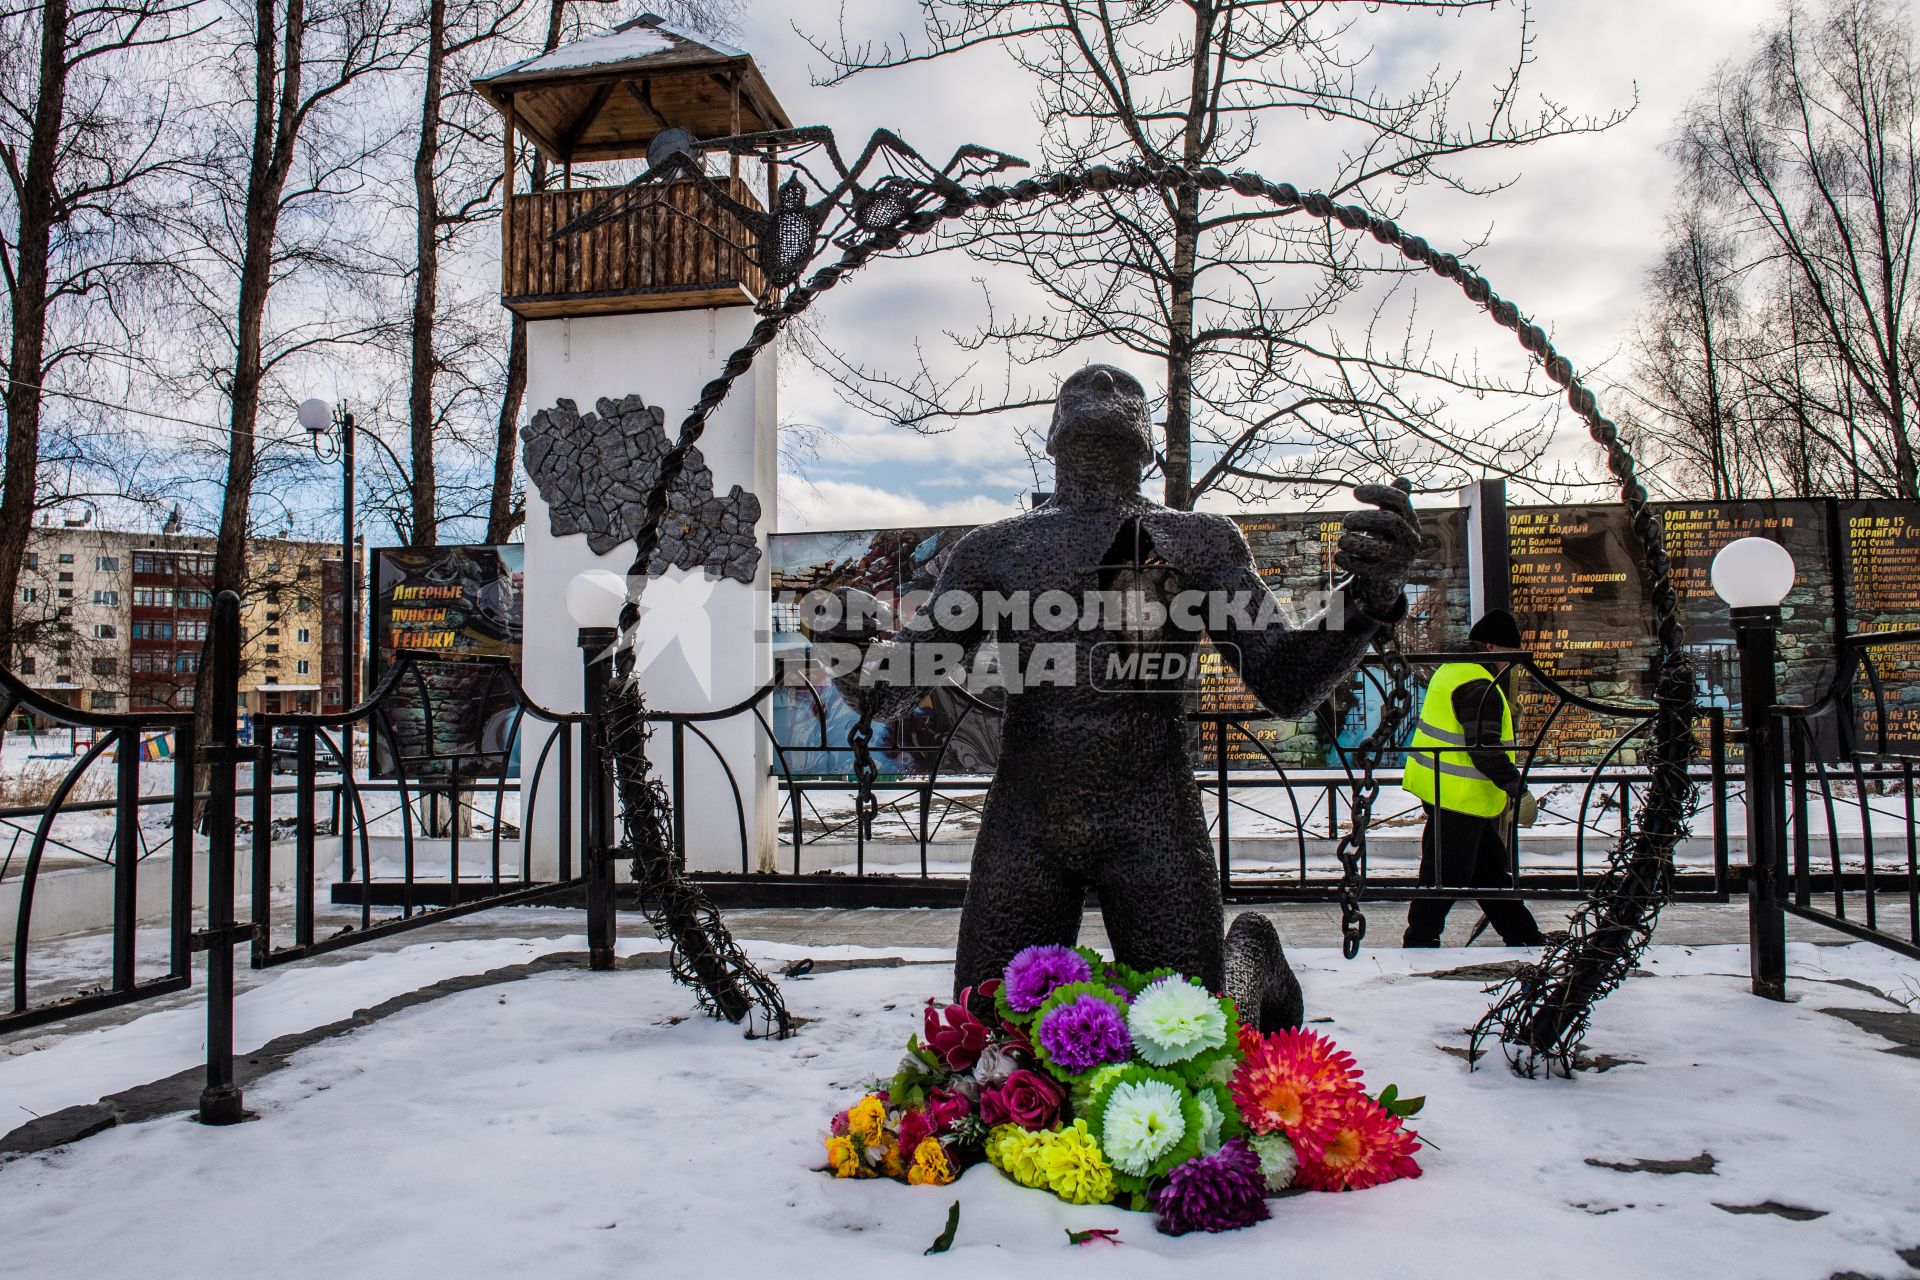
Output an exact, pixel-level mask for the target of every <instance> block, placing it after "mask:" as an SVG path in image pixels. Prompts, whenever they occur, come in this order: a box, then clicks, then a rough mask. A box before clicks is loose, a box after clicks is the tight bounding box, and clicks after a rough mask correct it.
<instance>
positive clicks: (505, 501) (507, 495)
mask: <svg viewBox="0 0 1920 1280" xmlns="http://www.w3.org/2000/svg"><path fill="white" fill-rule="evenodd" d="M502 216H504V214H503V215H502ZM526 394H527V322H526V321H525V320H523V319H522V318H520V317H519V316H515V317H514V318H513V336H512V337H511V338H510V339H509V340H508V343H507V386H506V390H505V391H504V392H503V393H502V394H501V396H500V421H499V423H498V425H497V426H496V428H495V432H494V442H493V490H492V492H491V494H490V495H489V497H488V501H487V541H488V542H493V543H501V542H505V541H506V540H507V539H509V538H511V537H512V536H513V531H514V529H515V528H517V527H518V526H519V524H520V521H521V519H522V517H523V516H524V515H525V512H524V511H522V512H521V513H519V514H515V512H514V510H513V467H514V461H515V458H516V456H517V449H518V445H519V443H520V438H519V435H518V434H517V432H516V425H517V424H518V423H519V421H520V402H521V401H522V400H524V399H525V398H526Z"/></svg>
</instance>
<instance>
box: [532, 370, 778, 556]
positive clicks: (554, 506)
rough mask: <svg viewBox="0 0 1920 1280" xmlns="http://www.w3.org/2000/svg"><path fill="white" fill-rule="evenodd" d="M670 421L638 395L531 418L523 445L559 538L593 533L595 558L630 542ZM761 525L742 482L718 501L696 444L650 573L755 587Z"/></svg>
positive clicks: (564, 403) (564, 405) (756, 504)
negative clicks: (701, 572)
mask: <svg viewBox="0 0 1920 1280" xmlns="http://www.w3.org/2000/svg"><path fill="white" fill-rule="evenodd" d="M666 418H667V415H666V411H665V410H663V409H661V408H659V407H657V406H649V405H648V404H647V403H646V402H645V401H644V400H642V399H641V398H640V397H639V396H638V395H629V396H625V397H623V398H621V399H619V400H610V399H608V398H606V397H605V396H602V397H601V398H600V399H599V400H598V401H596V402H595V404H594V408H593V412H591V413H581V412H580V408H579V406H578V405H576V404H575V403H574V402H573V401H571V400H565V399H562V400H558V401H556V402H555V404H554V406H553V408H551V409H542V410H540V411H539V412H538V413H536V414H534V415H533V420H532V421H530V422H529V423H527V426H526V428H525V430H523V431H522V432H521V433H520V438H521V440H522V441H523V442H524V444H525V446H526V464H527V474H528V475H529V476H531V477H533V483H534V485H535V486H536V487H537V488H538V489H539V490H540V496H541V497H542V498H544V499H545V500H546V502H547V506H548V508H549V511H550V513H551V515H550V527H551V528H552V530H553V532H554V533H555V534H558V535H564V534H569V533H584V534H586V535H587V546H589V547H590V548H592V549H593V552H594V554H595V555H604V554H605V553H607V552H609V551H611V550H613V549H614V548H615V547H617V546H619V545H620V544H621V543H623V542H626V541H629V540H630V539H632V537H633V535H634V531H635V530H637V529H638V528H639V527H640V525H641V524H642V523H643V521H644V519H645V516H646V508H647V494H648V492H649V491H650V490H652V488H653V482H654V478H655V477H656V476H658V475H659V474H660V459H661V458H663V457H664V456H666V452H667V449H668V448H669V447H670V443H671V442H670V441H669V440H668V438H667V429H666ZM759 520H760V499H759V498H757V497H755V496H754V495H753V494H751V493H748V492H746V491H745V490H744V489H742V488H741V487H740V486H739V485H734V486H733V488H732V489H730V490H728V491H727V495H726V496H725V497H718V496H716V495H715V494H714V492H713V472H712V471H711V470H709V469H708V467H707V462H706V459H705V458H703V457H701V455H700V450H699V449H698V448H697V447H696V448H694V449H693V450H692V451H691V452H689V453H688V455H687V466H686V470H685V471H684V472H682V473H681V476H680V483H679V484H677V485H675V486H674V489H673V492H672V494H670V495H669V496H668V501H667V521H666V527H665V528H663V529H662V530H661V531H660V546H659V547H658V548H657V549H656V550H655V551H654V554H653V559H652V561H651V562H650V563H649V564H648V565H647V573H648V574H649V575H650V576H658V575H659V574H661V573H664V572H666V570H667V568H668V566H670V565H671V566H674V567H676V568H680V569H688V570H691V569H706V570H708V571H709V572H711V573H713V574H715V575H716V576H718V577H723V578H732V579H733V580H734V581H736V582H744V583H749V584H750V583H752V581H753V575H754V570H755V569H756V568H758V566H759V564H760V546H759V543H758V542H757V541H756V540H755V538H754V533H753V528H754V525H755V524H757V523H758V522H759Z"/></svg>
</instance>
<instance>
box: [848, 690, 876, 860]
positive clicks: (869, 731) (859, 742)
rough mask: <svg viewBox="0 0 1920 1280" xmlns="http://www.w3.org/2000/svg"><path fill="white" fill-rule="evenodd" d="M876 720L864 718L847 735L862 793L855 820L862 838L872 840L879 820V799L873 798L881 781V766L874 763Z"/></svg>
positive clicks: (854, 771) (856, 803) (858, 798)
mask: <svg viewBox="0 0 1920 1280" xmlns="http://www.w3.org/2000/svg"><path fill="white" fill-rule="evenodd" d="M872 744H873V717H872V716H870V715H865V714H863V715H862V716H861V717H860V721H859V723H858V724H856V725H854V726H853V728H852V729H851V730H850V731H849V732H848V733H847V745H848V746H850V747H852V748H853V780H854V783H855V785H856V786H857V787H858V788H859V791H858V793H857V795H856V797H855V800H854V807H853V812H854V818H855V819H856V820H857V821H858V822H859V824H860V838H861V839H862V840H871V839H873V820H874V819H875V818H877V817H879V816H880V799H879V797H878V796H876V795H874V794H873V786H874V783H876V782H878V781H879V780H880V766H879V765H878V764H875V763H874V759H873V749H872Z"/></svg>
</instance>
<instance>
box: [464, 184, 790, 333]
mask: <svg viewBox="0 0 1920 1280" xmlns="http://www.w3.org/2000/svg"><path fill="white" fill-rule="evenodd" d="M716 181H718V182H719V183H721V184H722V185H723V186H725V187H726V188H727V189H728V194H729V195H731V196H732V198H733V199H735V200H737V201H739V202H740V203H741V204H745V205H750V206H752V207H753V208H756V209H757V208H759V207H760V202H759V201H758V200H757V199H755V197H754V195H753V193H752V191H751V190H749V188H748V187H747V184H746V183H744V182H742V181H741V180H740V179H738V178H731V179H728V178H721V179H716ZM620 194H621V193H620V189H619V188H606V187H584V188H583V187H576V188H573V189H570V190H556V191H541V192H537V193H535V194H532V195H517V196H514V197H512V199H511V201H510V202H509V206H508V207H509V210H510V216H509V219H508V225H507V228H506V231H505V244H504V246H503V256H504V259H505V266H504V269H503V270H502V272H501V275H502V282H501V283H502V290H501V299H500V300H501V302H502V303H503V304H504V305H505V306H506V307H507V308H508V309H509V310H511V311H513V312H514V313H515V314H517V315H520V316H524V317H526V318H527V319H530V320H537V319H550V318H553V317H558V316H593V315H619V314H622V313H627V312H636V311H679V310H690V309H693V308H699V307H739V306H751V305H753V304H754V303H757V302H758V301H759V300H760V298H761V297H762V295H763V294H764V293H765V292H766V278H765V276H764V275H763V274H762V272H761V270H760V267H759V265H758V263H757V262H756V260H755V247H756V245H755V238H754V235H753V233H752V231H750V230H749V229H748V228H747V227H746V225H745V224H743V223H742V222H741V221H740V220H739V219H738V218H737V217H735V216H734V214H733V213H732V212H731V211H729V210H727V209H725V208H723V207H721V206H720V205H719V204H717V203H715V202H714V201H713V199H712V198H711V197H709V196H708V195H707V194H706V193H705V192H704V191H703V190H701V188H700V187H699V186H698V185H697V184H695V183H693V182H672V183H667V184H665V185H663V186H660V187H657V188H654V189H652V190H651V191H650V192H649V193H648V194H646V195H645V196H638V197H630V198H631V200H632V205H633V207H632V208H631V209H630V210H629V211H628V212H627V213H625V214H623V215H621V216H619V217H616V218H612V219H610V220H608V221H606V222H603V223H601V224H600V225H599V226H596V227H594V228H592V229H591V230H589V231H582V232H579V233H577V234H573V235H567V236H561V237H559V238H555V234H554V233H555V232H557V231H558V230H559V229H560V228H561V227H564V226H566V225H567V224H568V223H569V222H571V221H572V220H573V219H575V218H577V217H579V216H580V215H581V214H583V213H586V212H588V211H590V210H592V209H593V208H595V207H596V206H598V205H600V204H602V203H603V202H605V201H608V200H612V199H616V198H619V197H620Z"/></svg>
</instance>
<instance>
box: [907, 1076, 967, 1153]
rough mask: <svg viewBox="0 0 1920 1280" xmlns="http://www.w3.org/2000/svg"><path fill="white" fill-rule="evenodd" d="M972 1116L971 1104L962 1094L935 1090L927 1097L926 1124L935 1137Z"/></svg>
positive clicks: (948, 1090)
mask: <svg viewBox="0 0 1920 1280" xmlns="http://www.w3.org/2000/svg"><path fill="white" fill-rule="evenodd" d="M972 1114H973V1104H972V1103H970V1102H968V1101H967V1096H966V1095H965V1094H963V1093H954V1092H953V1091H952V1090H950V1089H935V1090H933V1091H932V1092H931V1093H929V1094H928V1095H927V1123H928V1124H930V1125H932V1126H933V1132H934V1134H935V1135H939V1134H943V1133H945V1132H947V1130H949V1129H951V1128H953V1126H954V1125H956V1124H958V1123H959V1122H960V1121H962V1120H965V1119H966V1118H967V1117H968V1116H970V1115H972ZM918 1145H919V1144H917V1143H916V1144H915V1146H918Z"/></svg>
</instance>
